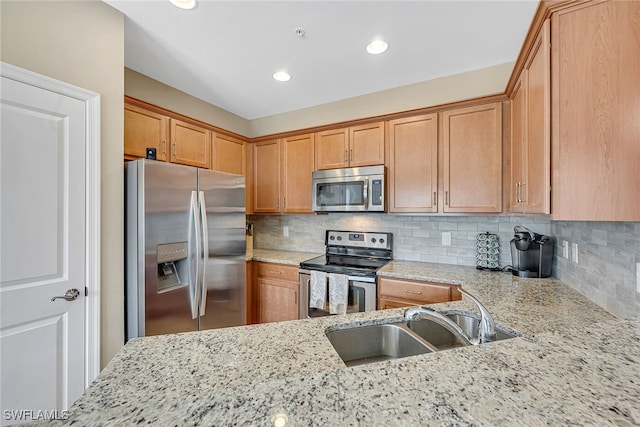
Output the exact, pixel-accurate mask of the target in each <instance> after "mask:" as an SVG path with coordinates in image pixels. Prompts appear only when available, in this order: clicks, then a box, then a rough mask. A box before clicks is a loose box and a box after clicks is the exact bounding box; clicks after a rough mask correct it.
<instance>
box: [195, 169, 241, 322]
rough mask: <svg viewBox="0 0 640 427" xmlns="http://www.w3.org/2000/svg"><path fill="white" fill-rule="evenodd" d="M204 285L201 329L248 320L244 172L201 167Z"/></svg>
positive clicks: (199, 178)
mask: <svg viewBox="0 0 640 427" xmlns="http://www.w3.org/2000/svg"><path fill="white" fill-rule="evenodd" d="M198 173H199V175H198V185H199V188H198V189H199V191H200V200H201V209H202V212H203V218H202V222H203V226H206V227H205V236H204V240H205V242H206V243H204V244H203V246H204V247H205V248H206V249H207V250H206V253H205V257H204V258H205V259H204V264H205V266H204V286H203V288H202V296H201V302H200V312H201V313H200V314H201V317H200V329H211V328H221V327H226V326H238V325H244V324H246V277H245V276H246V268H245V262H246V257H245V246H246V234H245V226H246V216H245V215H246V214H245V179H244V177H243V176H242V175H233V174H227V173H222V172H215V171H208V170H202V169H201V170H199V171H198Z"/></svg>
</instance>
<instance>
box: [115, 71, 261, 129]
mask: <svg viewBox="0 0 640 427" xmlns="http://www.w3.org/2000/svg"><path fill="white" fill-rule="evenodd" d="M124 93H125V95H128V96H131V97H133V98H136V99H139V100H141V101H145V102H148V103H150V104H153V105H157V106H158V107H162V108H165V109H167V110H171V111H174V112H176V113H180V114H184V115H185V116H188V117H192V118H194V119H198V120H201V121H203V122H205V123H209V124H211V125H214V126H218V127H220V128H222V129H225V130H228V131H231V132H234V133H237V134H239V135H243V136H247V135H248V134H249V122H248V121H247V120H246V119H243V118H242V117H240V116H236V115H235V114H233V113H230V112H228V111H226V110H223V109H222V108H219V107H216V106H215V105H211V104H208V103H206V102H204V101H202V100H201V99H198V98H196V97H194V96H191V95H188V94H186V93H184V92H181V91H179V90H178V89H174V88H172V87H171V86H167V85H165V84H164V83H160V82H159V81H157V80H154V79H152V78H151V77H147V76H145V75H144V74H140V73H138V72H136V71H134V70H131V69H129V68H125V69H124Z"/></svg>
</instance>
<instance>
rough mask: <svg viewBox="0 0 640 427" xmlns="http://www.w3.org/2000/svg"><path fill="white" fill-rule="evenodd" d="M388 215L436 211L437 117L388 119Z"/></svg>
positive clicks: (435, 115)
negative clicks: (391, 213)
mask: <svg viewBox="0 0 640 427" xmlns="http://www.w3.org/2000/svg"><path fill="white" fill-rule="evenodd" d="M387 141H388V144H389V159H388V188H389V212H437V210H438V204H437V200H438V199H437V191H438V115H437V114H427V115H421V116H415V117H409V118H404V119H398V120H391V121H389V123H388V126H387Z"/></svg>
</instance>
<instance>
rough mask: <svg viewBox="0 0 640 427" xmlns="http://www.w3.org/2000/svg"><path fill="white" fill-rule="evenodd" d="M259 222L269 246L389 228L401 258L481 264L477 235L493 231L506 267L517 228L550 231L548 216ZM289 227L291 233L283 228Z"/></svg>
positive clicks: (317, 247)
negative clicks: (446, 236) (447, 237)
mask: <svg viewBox="0 0 640 427" xmlns="http://www.w3.org/2000/svg"><path fill="white" fill-rule="evenodd" d="M248 221H251V222H253V223H254V224H255V235H254V245H255V247H256V248H265V249H284V250H286V249H294V250H299V251H309V252H324V236H325V230H354V231H384V232H391V233H393V238H394V242H393V255H394V258H395V259H399V260H407V261H423V262H438V263H443V264H456V265H470V266H475V265H476V236H477V235H478V233H484V232H486V231H489V232H491V233H495V234H498V236H499V239H500V266H506V265H510V264H511V252H510V251H511V249H510V246H509V241H510V240H511V238H512V237H513V227H514V226H516V225H523V226H525V227H527V228H529V229H531V230H532V231H535V232H536V233H540V234H549V233H550V231H551V226H550V221H549V220H546V219H531V218H518V217H508V216H487V217H485V216H455V217H454V216H446V217H445V216H442V217H440V216H405V215H387V214H353V213H349V214H347V213H345V214H341V213H335V214H334V213H330V214H328V215H283V216H261V215H253V216H250V217H249V218H248ZM285 226H286V227H289V237H284V236H283V227H285ZM443 232H450V233H451V246H443V245H442V233H443Z"/></svg>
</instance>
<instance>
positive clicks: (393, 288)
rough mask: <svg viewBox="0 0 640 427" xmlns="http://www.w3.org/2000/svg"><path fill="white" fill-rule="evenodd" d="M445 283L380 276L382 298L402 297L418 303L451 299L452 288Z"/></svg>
mask: <svg viewBox="0 0 640 427" xmlns="http://www.w3.org/2000/svg"><path fill="white" fill-rule="evenodd" d="M452 287H454V285H447V284H443V283H431V282H418V281H413V280H402V279H389V278H386V277H385V278H380V282H379V294H380V298H381V299H384V298H389V299H396V300H397V299H401V300H410V301H415V302H416V303H424V304H427V303H438V302H447V301H451V288H452Z"/></svg>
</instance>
